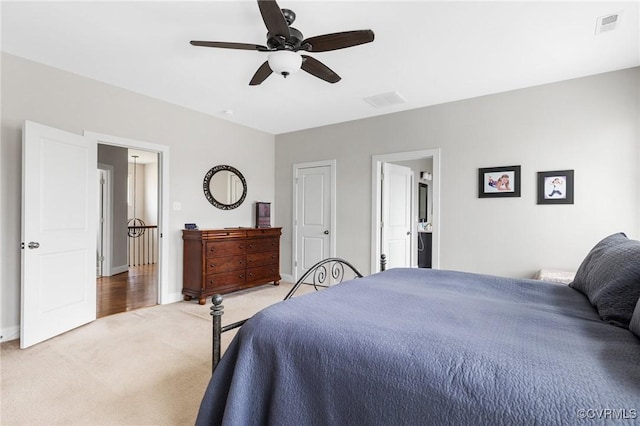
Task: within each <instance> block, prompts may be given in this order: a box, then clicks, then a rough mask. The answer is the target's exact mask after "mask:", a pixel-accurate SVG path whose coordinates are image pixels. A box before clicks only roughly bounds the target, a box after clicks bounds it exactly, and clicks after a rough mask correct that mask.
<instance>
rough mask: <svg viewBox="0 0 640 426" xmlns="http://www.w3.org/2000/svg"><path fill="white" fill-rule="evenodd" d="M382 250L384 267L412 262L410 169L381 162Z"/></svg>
mask: <svg viewBox="0 0 640 426" xmlns="http://www.w3.org/2000/svg"><path fill="white" fill-rule="evenodd" d="M382 176H383V180H382V245H381V246H382V253H384V254H385V255H386V256H387V268H400V267H409V266H411V200H412V194H413V171H412V170H411V169H410V168H408V167H403V166H398V165H396V164H391V163H382Z"/></svg>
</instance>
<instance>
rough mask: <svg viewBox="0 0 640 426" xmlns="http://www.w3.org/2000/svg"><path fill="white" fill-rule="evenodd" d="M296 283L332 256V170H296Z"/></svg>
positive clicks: (324, 168) (321, 168)
mask: <svg viewBox="0 0 640 426" xmlns="http://www.w3.org/2000/svg"><path fill="white" fill-rule="evenodd" d="M296 171H297V174H296V176H295V179H296V215H295V226H296V230H297V232H296V257H295V259H294V269H295V279H296V280H297V279H298V278H299V277H301V276H302V275H303V274H304V273H305V272H306V271H307V270H309V268H311V267H312V266H313V265H314V264H316V263H317V262H319V261H320V260H322V259H325V258H327V257H330V256H331V252H332V250H331V241H332V235H331V232H332V214H331V212H332V201H333V195H332V191H333V183H332V166H331V165H322V166H315V167H304V168H298V169H296Z"/></svg>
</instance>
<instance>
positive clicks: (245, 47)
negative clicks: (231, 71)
mask: <svg viewBox="0 0 640 426" xmlns="http://www.w3.org/2000/svg"><path fill="white" fill-rule="evenodd" d="M191 44H192V45H193V46H202V47H219V48H222V49H239V50H258V51H260V52H268V51H269V48H268V47H267V46H261V45H259V44H249V43H228V42H225V41H197V40H191Z"/></svg>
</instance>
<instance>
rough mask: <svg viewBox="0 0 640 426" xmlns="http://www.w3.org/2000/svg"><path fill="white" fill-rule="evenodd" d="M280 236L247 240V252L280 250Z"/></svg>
mask: <svg viewBox="0 0 640 426" xmlns="http://www.w3.org/2000/svg"><path fill="white" fill-rule="evenodd" d="M278 243H279V239H278V238H272V237H267V238H255V239H252V240H249V241H247V253H260V252H264V251H273V250H278Z"/></svg>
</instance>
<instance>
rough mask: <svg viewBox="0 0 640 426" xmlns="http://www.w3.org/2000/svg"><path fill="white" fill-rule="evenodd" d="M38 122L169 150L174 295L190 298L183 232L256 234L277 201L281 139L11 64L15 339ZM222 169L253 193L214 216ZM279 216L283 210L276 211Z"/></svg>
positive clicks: (4, 312) (8, 164) (5, 224)
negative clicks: (216, 170)
mask: <svg viewBox="0 0 640 426" xmlns="http://www.w3.org/2000/svg"><path fill="white" fill-rule="evenodd" d="M24 120H31V121H35V122H39V123H42V124H44V125H47V126H51V127H57V128H59V129H62V130H66V131H69V132H73V133H77V134H82V133H83V131H84V130H87V131H91V132H96V133H100V134H107V135H113V136H117V137H121V138H126V139H131V140H136V141H143V142H148V143H153V144H157V145H163V146H167V147H169V151H170V156H169V157H170V164H169V179H170V182H169V185H170V186H169V194H170V195H169V198H170V200H169V206H172V205H173V202H174V201H178V202H180V203H181V205H182V209H181V210H179V211H173V210H171V211H170V212H169V213H170V214H169V229H168V230H166V231H165V238H169V259H170V260H169V263H170V264H169V283H168V286H169V289H168V290H169V291H168V293H169V295H170V298H173V299H175V300H178V299H180V291H181V289H182V240H181V229H182V228H183V226H184V223H186V222H195V223H197V224H198V225H199V226H200V227H202V228H205V227H226V226H251V225H252V224H253V220H254V218H253V211H254V207H253V202H254V201H255V200H263V201H273V199H274V164H275V159H274V155H275V152H274V136H273V135H270V134H267V133H263V132H260V131H257V130H253V129H249V128H247V127H243V126H239V125H235V124H232V123H230V122H227V121H224V120H221V119H217V118H215V117H211V116H209V115H205V114H201V113H198V112H195V111H192V110H189V109H186V108H182V107H178V106H176V105H172V104H169V103H166V102H163V101H160V100H157V99H152V98H149V97H146V96H142V95H139V94H136V93H133V92H130V91H127V90H123V89H119V88H116V87H113V86H109V85H107V84H103V83H100V82H98V81H95V80H91V79H88V78H84V77H80V76H78V75H75V74H71V73H68V72H65V71H61V70H57V69H54V68H51V67H48V66H45V65H41V64H37V63H34V62H31V61H27V60H24V59H22V58H18V57H16V56H12V55H8V54H4V53H3V54H2V128H1V136H2V146H1V151H0V153H1V167H0V170H1V171H2V177H1V179H0V182H1V184H2V189H1V194H2V199H1V201H2V204H1V209H2V216H1V231H0V233H1V234H2V242H1V250H2V253H1V257H0V258H1V261H2V268H1V271H2V277H1V278H2V281H1V284H0V290H1V296H2V297H1V303H2V305H1V306H0V310H1V316H0V321H1V323H0V330H1V331H2V335H3V336H4V339H5V340H6V339H8V338H11V337H15V336H13V335H15V333H16V332H17V330H18V326H19V317H20V248H19V247H20V239H21V236H20V223H21V211H20V203H21V158H22V149H21V146H22V143H21V140H22V139H21V138H22V125H23V122H24ZM218 164H228V165H231V166H234V167H236V168H237V169H238V170H240V171H241V172H242V173H243V174H244V176H245V178H246V180H247V184H248V191H247V198H246V201H245V203H244V204H243V205H242V206H240V207H239V208H238V209H236V210H231V211H223V210H218V209H216V208H214V207H213V206H212V205H211V204H209V202H208V201H207V199H206V198H205V197H204V194H203V190H202V181H203V178H204V175H205V173H206V172H207V171H208V170H209V169H210V168H211V167H213V166H215V165H218ZM274 210H275V209H274Z"/></svg>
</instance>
